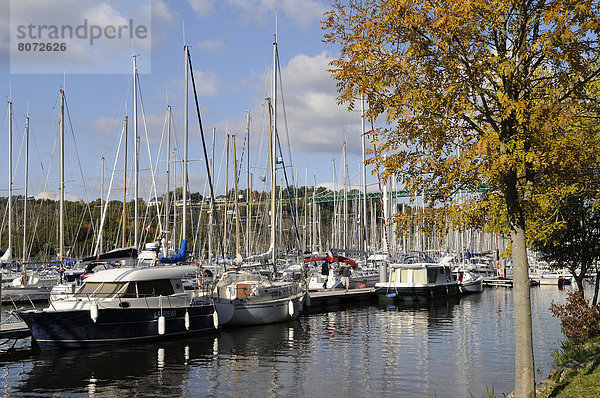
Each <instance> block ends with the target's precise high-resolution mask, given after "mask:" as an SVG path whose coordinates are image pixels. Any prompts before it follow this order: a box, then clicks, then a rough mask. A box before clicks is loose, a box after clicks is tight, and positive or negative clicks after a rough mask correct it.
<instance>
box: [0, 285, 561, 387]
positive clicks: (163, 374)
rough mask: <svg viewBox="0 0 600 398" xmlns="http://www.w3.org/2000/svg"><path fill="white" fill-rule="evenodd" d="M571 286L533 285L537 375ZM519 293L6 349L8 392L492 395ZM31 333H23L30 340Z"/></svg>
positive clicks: (2, 361) (554, 340)
mask: <svg viewBox="0 0 600 398" xmlns="http://www.w3.org/2000/svg"><path fill="white" fill-rule="evenodd" d="M566 291H567V290H564V291H560V290H558V289H557V288H556V287H551V286H540V287H534V288H532V290H531V297H532V309H533V333H534V352H535V362H536V368H537V372H536V374H537V380H538V381H539V380H541V379H543V378H545V377H546V376H547V375H548V373H549V371H550V369H551V368H552V358H551V356H550V350H551V349H553V348H557V347H559V345H560V339H561V338H562V335H561V332H560V324H559V320H558V319H556V318H554V317H552V315H551V313H550V311H549V310H548V308H549V306H550V304H551V302H552V301H553V300H554V301H555V302H561V303H562V302H564V301H565V298H566ZM513 313H514V312H513V293H512V290H510V289H506V288H486V289H485V290H484V292H483V293H481V294H478V295H473V296H466V297H462V298H461V299H459V300H456V301H455V302H446V301H443V302H437V303H432V304H424V305H421V306H401V307H380V306H378V305H363V306H352V307H345V308H344V307H340V308H331V309H329V310H328V311H326V312H320V313H311V314H304V315H302V316H301V317H300V318H299V319H298V320H296V321H294V322H291V323H287V324H276V325H268V326H260V327H247V328H239V329H225V330H223V331H221V332H219V333H218V334H214V335H204V336H198V337H195V338H193V339H186V340H177V341H170V342H165V343H158V344H147V345H136V346H126V347H119V348H114V347H111V348H104V349H101V350H100V349H94V350H60V351H47V352H36V351H34V350H30V349H21V350H17V351H15V352H13V353H7V352H6V351H4V352H3V353H1V354H0V367H1V375H0V382H1V386H0V395H1V396H98V397H107V396H111V397H121V396H122V397H130V396H158V397H161V396H167V397H204V396H208V397H272V396H273V397H275V396H276V397H325V396H330V397H381V396H386V397H434V396H436V397H469V396H471V394H472V395H474V396H476V397H482V396H486V397H487V390H488V389H489V390H491V389H492V388H493V390H494V392H495V393H496V395H501V393H503V392H504V393H510V392H511V391H513V389H514V381H513V379H514V356H515V355H514V325H513ZM28 344H29V342H28V341H27V345H28Z"/></svg>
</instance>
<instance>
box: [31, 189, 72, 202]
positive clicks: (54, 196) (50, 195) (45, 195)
mask: <svg viewBox="0 0 600 398" xmlns="http://www.w3.org/2000/svg"><path fill="white" fill-rule="evenodd" d="M35 198H36V199H38V200H40V199H42V200H60V196H59V194H58V192H53V191H44V192H40V193H38V194H37V195H35ZM65 200H68V201H70V202H76V201H78V200H79V197H78V196H77V195H73V194H70V193H68V192H65Z"/></svg>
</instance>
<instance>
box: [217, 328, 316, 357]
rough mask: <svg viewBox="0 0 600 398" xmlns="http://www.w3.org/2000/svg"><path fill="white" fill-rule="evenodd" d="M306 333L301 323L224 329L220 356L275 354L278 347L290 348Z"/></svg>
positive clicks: (221, 336)
mask: <svg viewBox="0 0 600 398" xmlns="http://www.w3.org/2000/svg"><path fill="white" fill-rule="evenodd" d="M302 333H306V331H305V330H302V328H301V326H300V322H299V321H292V322H286V323H271V324H267V325H255V326H247V327H244V328H224V329H223V330H222V331H221V332H220V334H219V345H218V350H219V354H226V355H247V354H249V353H256V352H257V351H258V350H260V351H262V352H261V354H263V355H264V354H265V353H269V352H274V351H275V350H277V349H278V347H282V345H283V346H285V347H289V344H293V343H294V340H295V338H296V339H297V338H298V336H301V335H302Z"/></svg>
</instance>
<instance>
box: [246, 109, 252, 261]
mask: <svg viewBox="0 0 600 398" xmlns="http://www.w3.org/2000/svg"><path fill="white" fill-rule="evenodd" d="M246 142H247V143H248V147H247V149H246V151H247V153H248V156H247V158H248V162H247V168H246V181H247V185H246V187H247V188H248V195H247V196H246V255H247V256H248V257H250V215H251V214H252V210H251V209H250V207H251V206H252V204H251V202H250V201H251V200H252V187H251V183H250V112H248V111H246Z"/></svg>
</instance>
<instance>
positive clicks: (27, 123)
mask: <svg viewBox="0 0 600 398" xmlns="http://www.w3.org/2000/svg"><path fill="white" fill-rule="evenodd" d="M11 152H12V151H11ZM28 182H29V116H27V118H26V119H25V197H24V198H23V262H26V261H27V195H28V189H27V188H28V186H27V185H28Z"/></svg>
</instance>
